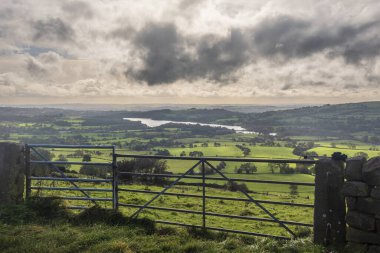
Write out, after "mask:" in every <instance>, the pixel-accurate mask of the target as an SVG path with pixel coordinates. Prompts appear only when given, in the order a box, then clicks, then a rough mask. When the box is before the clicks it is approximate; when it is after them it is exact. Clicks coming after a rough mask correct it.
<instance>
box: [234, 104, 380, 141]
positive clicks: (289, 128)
mask: <svg viewBox="0 0 380 253" xmlns="http://www.w3.org/2000/svg"><path fill="white" fill-rule="evenodd" d="M241 120H242V124H243V126H245V127H247V128H249V129H256V130H259V131H260V130H265V129H267V128H268V127H269V128H271V129H269V131H277V132H280V133H282V134H284V135H317V136H326V135H328V136H339V137H344V136H347V137H349V136H353V137H358V138H363V137H365V136H368V135H369V136H377V137H380V101H379V102H365V103H352V104H338V105H323V106H313V107H303V108H298V109H292V110H284V111H273V112H263V113H253V114H249V115H247V117H244V118H241Z"/></svg>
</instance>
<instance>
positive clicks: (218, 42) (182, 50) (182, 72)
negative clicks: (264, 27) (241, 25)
mask: <svg viewBox="0 0 380 253" xmlns="http://www.w3.org/2000/svg"><path fill="white" fill-rule="evenodd" d="M134 46H135V47H136V48H137V49H138V50H139V52H140V53H141V56H140V57H141V59H142V67H141V68H140V69H137V70H136V69H132V70H128V71H126V74H127V75H132V76H133V77H134V78H135V79H137V80H139V81H145V82H146V83H148V84H149V85H158V84H164V83H172V82H175V81H177V80H188V81H192V80H196V79H199V78H204V79H208V80H211V81H215V82H222V83H223V82H228V81H229V80H231V78H232V74H233V73H234V71H236V70H237V69H238V68H239V67H241V66H243V65H244V64H246V63H247V62H248V60H249V56H248V51H249V46H248V43H247V41H246V38H245V36H244V35H243V34H242V33H241V32H240V31H239V30H236V29H233V30H231V31H230V34H229V35H227V36H226V37H222V38H220V37H217V36H212V35H208V36H203V37H200V38H197V37H196V38H194V37H186V36H183V35H182V34H180V32H179V31H178V29H177V28H176V26H175V25H174V24H170V23H158V24H157V23H154V24H148V25H147V26H146V27H145V28H144V29H143V30H141V31H139V32H138V33H137V35H136V38H135V40H134Z"/></svg>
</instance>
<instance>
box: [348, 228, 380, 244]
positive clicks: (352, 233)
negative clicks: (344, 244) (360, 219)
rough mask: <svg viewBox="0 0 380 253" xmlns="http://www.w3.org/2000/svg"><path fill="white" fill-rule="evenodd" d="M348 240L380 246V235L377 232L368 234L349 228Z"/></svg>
mask: <svg viewBox="0 0 380 253" xmlns="http://www.w3.org/2000/svg"><path fill="white" fill-rule="evenodd" d="M346 239H347V241H349V242H357V243H368V244H376V245H380V235H379V234H377V233H375V232H366V231H362V230H359V229H356V228H353V227H348V228H347V233H346Z"/></svg>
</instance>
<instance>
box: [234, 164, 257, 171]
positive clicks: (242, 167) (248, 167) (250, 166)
mask: <svg viewBox="0 0 380 253" xmlns="http://www.w3.org/2000/svg"><path fill="white" fill-rule="evenodd" d="M238 170H241V172H240V173H242V172H245V173H246V174H252V173H253V172H257V167H256V166H255V165H254V164H253V163H252V164H251V163H243V164H241V165H240V168H239V169H238ZM238 173H239V172H238ZM240 173H239V174H240Z"/></svg>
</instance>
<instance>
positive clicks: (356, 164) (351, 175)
mask: <svg viewBox="0 0 380 253" xmlns="http://www.w3.org/2000/svg"><path fill="white" fill-rule="evenodd" d="M366 161H367V159H366V158H364V157H361V156H358V157H354V158H350V159H347V161H346V169H345V177H346V179H347V180H348V181H361V180H362V169H363V165H364V163H365V162H366Z"/></svg>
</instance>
